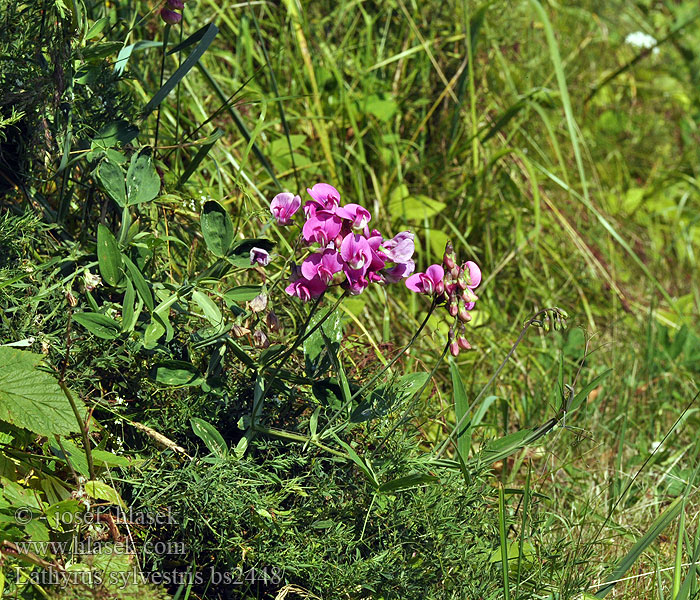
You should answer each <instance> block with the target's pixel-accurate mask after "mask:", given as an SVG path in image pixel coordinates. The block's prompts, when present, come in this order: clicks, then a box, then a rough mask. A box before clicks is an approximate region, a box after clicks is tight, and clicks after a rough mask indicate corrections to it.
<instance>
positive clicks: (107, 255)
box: [97, 223, 122, 286]
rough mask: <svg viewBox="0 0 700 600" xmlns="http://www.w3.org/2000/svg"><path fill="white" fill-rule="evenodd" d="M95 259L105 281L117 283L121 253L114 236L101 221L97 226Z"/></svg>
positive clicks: (111, 283) (120, 271) (120, 270)
mask: <svg viewBox="0 0 700 600" xmlns="http://www.w3.org/2000/svg"><path fill="white" fill-rule="evenodd" d="M97 261H98V263H99V266H100V274H101V275H102V279H104V280H105V283H107V284H108V285H111V286H116V285H119V281H120V280H121V278H122V253H121V252H120V250H119V244H117V240H116V238H115V237H114V235H113V234H112V232H111V231H110V230H109V229H107V227H105V226H104V225H102V223H100V224H99V225H98V226H97Z"/></svg>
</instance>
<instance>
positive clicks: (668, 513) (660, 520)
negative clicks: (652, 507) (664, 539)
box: [595, 497, 684, 598]
mask: <svg viewBox="0 0 700 600" xmlns="http://www.w3.org/2000/svg"><path fill="white" fill-rule="evenodd" d="M683 499H684V498H683V497H680V498H676V499H675V500H674V501H673V502H671V504H669V505H668V507H667V508H666V510H664V512H662V513H661V514H660V515H659V516H658V517H657V518H656V520H655V521H654V522H653V523H652V524H651V527H649V530H648V531H647V532H646V533H645V534H644V535H643V536H642V537H640V538H639V539H638V540H637V542H636V543H635V544H634V546H632V548H631V549H630V551H629V552H628V553H627V554H626V555H625V556H624V557H623V558H622V559H621V560H620V562H618V563H617V566H616V567H615V568H614V569H613V571H612V573H610V575H609V576H608V578H607V579H606V580H605V583H604V584H603V585H602V587H601V588H600V589H599V590H598V591H597V592H596V593H595V597H596V598H605V596H607V595H608V594H609V593H610V592H611V591H612V590H613V588H614V587H615V585H616V583H617V582H618V581H620V580H621V579H622V578H623V577H624V576H625V573H627V571H629V570H630V569H631V568H632V565H634V563H635V562H636V561H637V559H638V558H639V557H640V556H641V554H642V552H644V550H646V548H647V546H649V544H651V543H652V542H653V541H654V540H655V539H656V538H657V537H659V536H660V535H661V533H662V532H663V530H664V529H666V528H667V527H668V526H669V525H670V524H671V523H672V522H673V521H674V520H675V518H676V517H677V516H678V514H679V513H680V511H681V508H682V507H683Z"/></svg>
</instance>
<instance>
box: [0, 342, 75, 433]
mask: <svg viewBox="0 0 700 600" xmlns="http://www.w3.org/2000/svg"><path fill="white" fill-rule="evenodd" d="M43 358H44V357H43V356H42V355H41V354H34V353H33V352H27V351H26V350H18V349H17V348H10V347H7V346H2V347H0V420H2V421H6V422H7V423H11V424H12V425H15V426H16V427H23V428H25V429H29V430H30V431H33V432H34V433H38V434H39V435H43V436H47V437H49V436H52V435H55V434H58V435H67V434H69V433H74V432H77V431H78V423H77V421H76V418H75V414H74V413H73V409H72V408H71V405H70V402H68V399H67V398H66V396H65V394H64V393H63V390H61V388H60V387H59V385H58V383H57V382H56V380H55V379H54V378H53V377H52V376H51V375H50V374H49V373H45V372H44V371H40V370H38V369H37V368H36V367H37V365H38V364H39V363H40V362H41V361H42V360H43ZM76 402H78V400H77V399H76Z"/></svg>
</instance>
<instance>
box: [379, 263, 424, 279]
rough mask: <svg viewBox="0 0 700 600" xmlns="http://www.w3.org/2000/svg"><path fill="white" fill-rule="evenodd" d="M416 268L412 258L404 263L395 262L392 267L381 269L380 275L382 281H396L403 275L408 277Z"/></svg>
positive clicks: (402, 277)
mask: <svg viewBox="0 0 700 600" xmlns="http://www.w3.org/2000/svg"><path fill="white" fill-rule="evenodd" d="M415 269H416V263H414V262H413V260H408V261H406V262H405V263H396V264H395V265H394V266H393V267H389V268H388V269H382V270H381V271H380V273H379V274H380V275H381V276H382V281H384V283H398V282H399V281H401V280H402V279H404V278H405V277H408V276H409V275H410V274H411V273H413V271H415Z"/></svg>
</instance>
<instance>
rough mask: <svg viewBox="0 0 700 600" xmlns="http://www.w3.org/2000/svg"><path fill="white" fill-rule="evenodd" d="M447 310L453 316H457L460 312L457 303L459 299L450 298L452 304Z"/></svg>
mask: <svg viewBox="0 0 700 600" xmlns="http://www.w3.org/2000/svg"><path fill="white" fill-rule="evenodd" d="M447 311H448V312H449V313H450V316H451V317H456V316H457V313H458V312H459V306H458V305H457V300H455V299H454V298H453V299H452V300H450V305H449V307H448V308H447Z"/></svg>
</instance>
